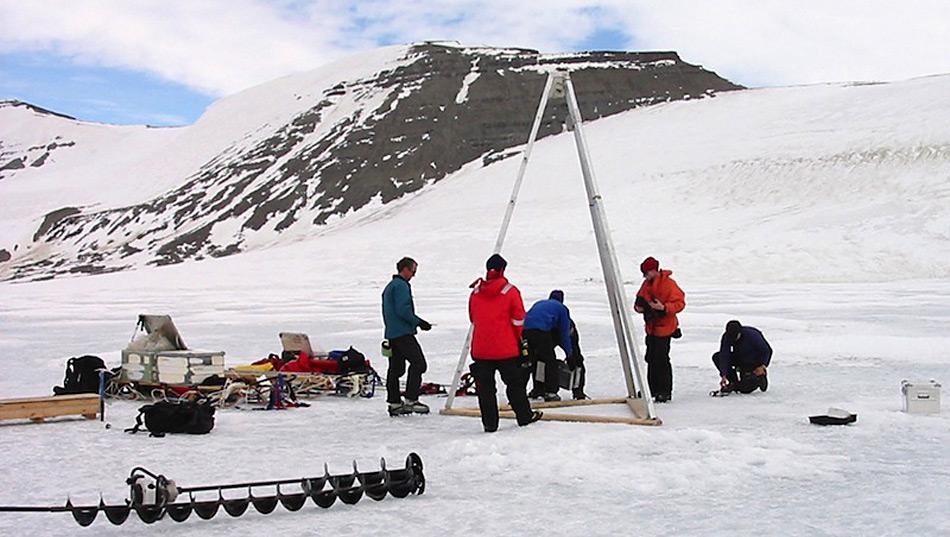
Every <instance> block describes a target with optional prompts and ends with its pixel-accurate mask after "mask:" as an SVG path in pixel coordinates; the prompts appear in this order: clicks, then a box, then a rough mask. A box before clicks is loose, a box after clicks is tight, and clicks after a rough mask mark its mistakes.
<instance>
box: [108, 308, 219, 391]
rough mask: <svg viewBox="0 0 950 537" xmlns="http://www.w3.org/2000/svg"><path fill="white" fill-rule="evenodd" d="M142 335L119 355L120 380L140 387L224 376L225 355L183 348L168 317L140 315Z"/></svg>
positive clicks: (196, 381)
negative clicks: (138, 384) (120, 366)
mask: <svg viewBox="0 0 950 537" xmlns="http://www.w3.org/2000/svg"><path fill="white" fill-rule="evenodd" d="M138 329H141V330H144V331H145V335H143V336H140V337H138V338H136V339H134V340H133V341H132V342H131V343H129V346H128V347H127V348H126V349H125V350H123V351H122V374H121V376H120V380H122V381H125V382H138V383H142V384H188V385H194V384H201V383H202V382H204V381H205V379H207V378H208V377H210V376H212V375H218V376H224V351H196V350H190V349H188V347H187V346H186V345H185V342H184V340H182V338H181V334H179V333H178V329H177V328H175V323H173V322H172V319H171V317H169V316H168V315H139V321H138Z"/></svg>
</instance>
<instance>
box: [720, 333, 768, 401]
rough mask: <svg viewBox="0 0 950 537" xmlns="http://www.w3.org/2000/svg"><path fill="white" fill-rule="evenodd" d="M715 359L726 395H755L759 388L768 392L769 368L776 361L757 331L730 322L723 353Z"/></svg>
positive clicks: (723, 335) (722, 389)
mask: <svg viewBox="0 0 950 537" xmlns="http://www.w3.org/2000/svg"><path fill="white" fill-rule="evenodd" d="M712 360H713V363H714V364H716V368H717V369H718V370H719V375H720V379H719V387H720V388H721V391H722V392H723V393H727V392H740V393H752V392H754V391H755V389H756V388H758V389H760V390H762V391H763V392H764V391H765V390H767V389H768V387H769V379H768V376H767V373H768V372H767V370H766V368H767V367H768V365H769V362H771V360H772V347H771V346H769V342H768V341H766V340H765V336H763V335H762V332H760V331H759V329H757V328H753V327H751V326H742V324H741V323H739V321H735V320H732V321H729V322H728V323H726V331H725V333H723V334H722V339H721V340H720V342H719V352H717V353H715V354H713V357H712Z"/></svg>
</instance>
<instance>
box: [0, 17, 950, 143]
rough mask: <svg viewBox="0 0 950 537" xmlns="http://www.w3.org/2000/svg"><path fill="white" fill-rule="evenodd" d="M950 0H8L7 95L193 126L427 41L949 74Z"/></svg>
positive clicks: (782, 75) (768, 73) (731, 63)
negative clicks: (221, 106)
mask: <svg viewBox="0 0 950 537" xmlns="http://www.w3.org/2000/svg"><path fill="white" fill-rule="evenodd" d="M948 28H950V2H947V1H945V0H893V1H884V0H863V1H862V0H835V1H830V0H824V1H817V0H799V1H784V0H783V1H778V0H707V1H698V0H696V1H687V0H665V1H657V0H652V1H651V0H599V1H595V0H545V1H543V2H542V1H517V2H512V1H501V0H439V1H429V0H351V1H346V0H270V1H266V0H122V1H120V0H42V1H26V0H0V99H18V100H23V101H27V102H30V103H33V104H36V105H38V106H41V107H43V108H48V109H50V110H54V111H57V112H60V113H64V114H68V115H71V116H74V117H77V118H80V119H84V120H90V121H100V122H108V123H122V124H128V123H146V124H150V125H183V124H190V123H192V122H194V121H195V120H196V119H197V118H198V117H199V116H200V115H201V113H202V112H203V111H204V109H205V108H206V107H207V106H208V105H209V104H210V103H211V102H213V101H214V100H216V99H218V98H220V97H223V96H225V95H229V94H233V93H236V92H238V91H240V90H242V89H245V88H248V87H251V86H254V85H257V84H261V83H264V82H267V81H269V80H273V79H275V78H278V77H281V76H285V75H289V74H293V73H295V72H301V71H308V70H311V69H314V68H317V67H319V66H321V65H323V64H326V63H328V62H330V61H333V60H336V59H339V58H341V57H344V56H347V55H350V54H355V53H359V52H360V51H365V50H369V49H372V48H375V47H378V46H384V45H392V44H401V43H411V42H417V41H423V40H456V41H459V42H461V43H462V44H466V45H488V46H501V47H526V48H534V49H538V50H540V51H542V52H568V51H578V50H591V49H600V50H604V49H609V50H675V51H677V52H678V53H679V54H680V56H681V57H682V58H683V59H684V60H685V61H687V62H690V63H694V64H700V65H703V66H704V67H705V68H707V69H710V70H713V71H716V72H717V73H718V74H720V75H721V76H724V77H726V78H728V79H730V80H732V81H733V82H737V83H739V84H742V85H745V86H749V87H761V86H786V85H798V84H815V83H824V82H841V81H890V80H902V79H907V78H913V77H918V76H926V75H932V74H943V73H950V53H948V51H950V31H948V30H947V29H948Z"/></svg>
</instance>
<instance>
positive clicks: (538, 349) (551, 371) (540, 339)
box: [524, 328, 561, 393]
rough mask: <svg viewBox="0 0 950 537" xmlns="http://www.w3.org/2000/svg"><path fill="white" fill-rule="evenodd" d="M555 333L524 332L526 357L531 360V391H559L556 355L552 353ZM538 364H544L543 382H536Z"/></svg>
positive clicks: (533, 330) (535, 330)
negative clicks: (526, 347)
mask: <svg viewBox="0 0 950 537" xmlns="http://www.w3.org/2000/svg"><path fill="white" fill-rule="evenodd" d="M554 335H555V332H547V331H544V330H538V329H533V328H532V329H528V330H525V331H524V338H525V340H527V341H528V357H529V359H530V360H531V378H532V379H533V380H534V383H533V386H534V390H533V391H540V392H543V393H557V392H558V390H560V389H561V387H560V385H559V384H558V363H557V355H556V354H555V353H554ZM538 362H541V363H543V364H544V382H541V381H539V380H538Z"/></svg>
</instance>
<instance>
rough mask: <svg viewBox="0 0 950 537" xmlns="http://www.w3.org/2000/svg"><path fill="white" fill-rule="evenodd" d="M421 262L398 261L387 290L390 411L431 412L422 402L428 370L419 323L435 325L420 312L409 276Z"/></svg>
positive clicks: (395, 413)
mask: <svg viewBox="0 0 950 537" xmlns="http://www.w3.org/2000/svg"><path fill="white" fill-rule="evenodd" d="M418 267H419V264H418V263H416V262H415V260H413V259H412V258H411V257H404V258H402V259H400V260H399V262H398V263H396V272H397V274H394V275H393V279H392V280H390V281H389V284H388V285H387V286H386V288H385V289H384V290H383V324H384V325H385V336H384V337H385V338H386V341H388V342H389V349H390V356H389V369H388V371H387V372H386V401H387V402H388V403H389V415H390V416H399V415H403V414H412V413H416V414H428V413H429V407H428V406H426V405H425V404H424V403H421V402H419V387H420V386H421V385H422V374H423V373H425V372H426V358H425V355H423V354H422V347H420V346H419V342H418V341H416V327H418V328H419V329H420V330H422V331H427V330H431V329H432V325H431V324H429V323H427V322H426V321H425V320H423V319H421V318H420V317H419V316H417V315H416V310H415V305H414V304H413V303H412V287H411V286H410V285H409V280H411V279H412V277H413V276H415V275H416V270H417V269H418ZM407 362H408V364H409V375H408V377H406V400H405V401H403V399H402V396H401V395H400V393H399V377H401V376H402V375H403V373H405V372H406V363H407Z"/></svg>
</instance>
